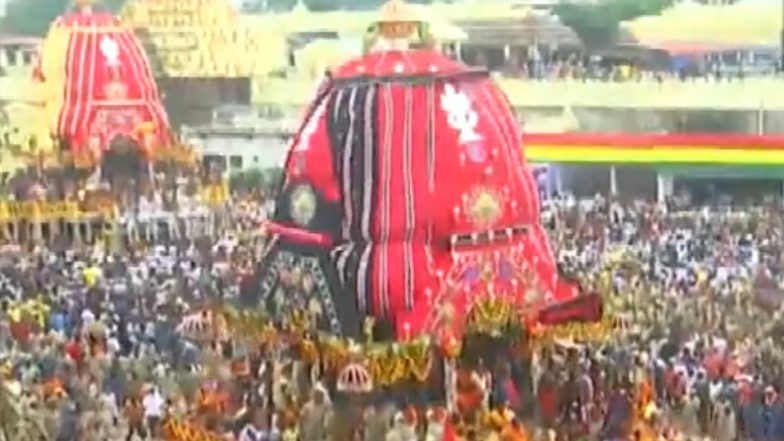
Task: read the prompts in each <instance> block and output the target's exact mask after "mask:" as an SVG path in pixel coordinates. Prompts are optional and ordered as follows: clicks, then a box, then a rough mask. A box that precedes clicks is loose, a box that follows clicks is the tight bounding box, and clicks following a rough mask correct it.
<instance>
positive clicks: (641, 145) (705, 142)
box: [523, 133, 784, 165]
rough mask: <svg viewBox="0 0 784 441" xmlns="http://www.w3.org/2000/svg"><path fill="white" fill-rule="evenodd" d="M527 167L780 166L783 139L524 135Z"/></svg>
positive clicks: (733, 136) (724, 135)
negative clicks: (531, 164)
mask: <svg viewBox="0 0 784 441" xmlns="http://www.w3.org/2000/svg"><path fill="white" fill-rule="evenodd" d="M523 148H524V149H525V153H526V156H527V157H528V159H529V160H530V161H532V162H563V163H584V164H588V163H605V164H607V163H612V164H705V165H782V164H784V136H771V135H736V134H732V135H730V134H666V135H654V134H651V135H648V134H590V133H561V134H528V135H525V136H524V138H523Z"/></svg>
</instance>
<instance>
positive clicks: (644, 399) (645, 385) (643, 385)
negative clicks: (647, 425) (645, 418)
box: [636, 375, 654, 415]
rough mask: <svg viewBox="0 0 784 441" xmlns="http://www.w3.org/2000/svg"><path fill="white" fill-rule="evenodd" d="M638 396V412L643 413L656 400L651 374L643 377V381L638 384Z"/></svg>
mask: <svg viewBox="0 0 784 441" xmlns="http://www.w3.org/2000/svg"><path fill="white" fill-rule="evenodd" d="M636 398H637V402H636V409H637V414H638V415H642V414H643V412H644V411H645V409H646V408H647V407H648V405H649V404H650V403H652V402H653V400H654V391H653V382H652V381H651V377H650V376H649V375H646V376H645V377H643V378H642V381H641V382H640V384H639V385H638V386H637V397H636Z"/></svg>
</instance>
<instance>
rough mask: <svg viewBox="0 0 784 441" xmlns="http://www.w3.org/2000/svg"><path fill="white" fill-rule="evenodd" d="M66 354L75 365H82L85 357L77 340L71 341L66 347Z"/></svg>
mask: <svg viewBox="0 0 784 441" xmlns="http://www.w3.org/2000/svg"><path fill="white" fill-rule="evenodd" d="M65 353H66V355H68V358H70V359H71V360H73V361H74V363H76V364H77V366H78V365H81V364H82V361H83V356H82V345H81V344H79V342H78V341H76V340H71V341H70V342H68V344H67V345H65Z"/></svg>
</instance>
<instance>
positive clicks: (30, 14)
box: [0, 0, 125, 35]
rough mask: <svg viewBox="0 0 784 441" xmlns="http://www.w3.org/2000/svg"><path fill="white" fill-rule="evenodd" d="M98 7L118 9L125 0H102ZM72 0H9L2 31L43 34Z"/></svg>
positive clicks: (2, 22) (0, 26) (0, 27)
mask: <svg viewBox="0 0 784 441" xmlns="http://www.w3.org/2000/svg"><path fill="white" fill-rule="evenodd" d="M98 3H99V4H98V7H103V8H105V9H107V10H109V11H112V12H117V11H119V10H120V8H121V7H122V5H123V4H124V3H125V0H103V1H102V2H98ZM72 4H73V0H11V2H10V3H9V4H8V6H7V8H6V15H5V17H3V19H2V21H0V29H2V31H3V32H8V33H13V34H23V35H44V34H45V33H46V30H47V29H49V25H50V24H51V23H52V21H53V20H54V19H55V18H57V17H58V16H59V15H61V14H63V13H64V12H66V11H67V10H68V9H70V8H71V5H72Z"/></svg>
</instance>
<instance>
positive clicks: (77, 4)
mask: <svg viewBox="0 0 784 441" xmlns="http://www.w3.org/2000/svg"><path fill="white" fill-rule="evenodd" d="M95 3H96V0H74V8H75V9H76V10H77V11H79V12H82V13H84V14H90V13H92V12H93V7H94V6H95Z"/></svg>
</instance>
